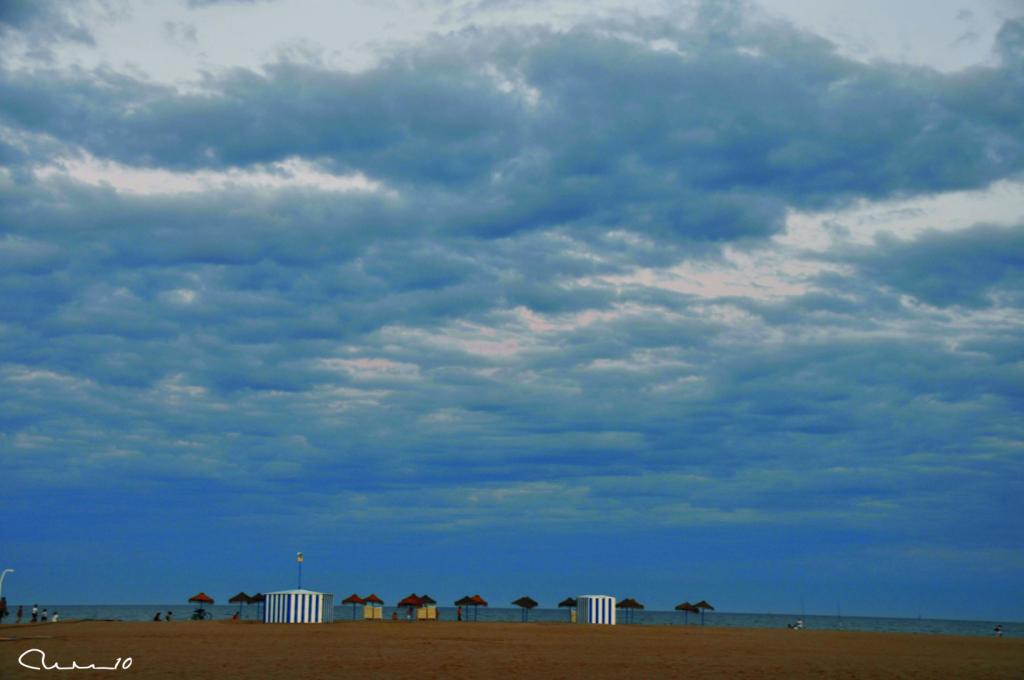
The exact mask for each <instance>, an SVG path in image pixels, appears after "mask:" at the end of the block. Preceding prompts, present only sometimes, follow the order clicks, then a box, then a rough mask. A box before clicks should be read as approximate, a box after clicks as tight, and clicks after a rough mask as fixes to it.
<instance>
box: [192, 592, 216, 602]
mask: <svg viewBox="0 0 1024 680" xmlns="http://www.w3.org/2000/svg"><path fill="white" fill-rule="evenodd" d="M188 601H189V602H199V603H201V604H213V598H212V597H210V596H209V595H207V594H206V593H196V594H195V595H193V596H192V597H190V598H188Z"/></svg>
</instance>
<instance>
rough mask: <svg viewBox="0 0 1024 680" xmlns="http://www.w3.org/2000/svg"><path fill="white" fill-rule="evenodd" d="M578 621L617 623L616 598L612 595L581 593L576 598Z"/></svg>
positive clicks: (612, 624)
mask: <svg viewBox="0 0 1024 680" xmlns="http://www.w3.org/2000/svg"><path fill="white" fill-rule="evenodd" d="M576 623H604V624H608V625H611V626H614V625H615V598H614V597H612V596H611V595H580V596H579V597H577V598H576Z"/></svg>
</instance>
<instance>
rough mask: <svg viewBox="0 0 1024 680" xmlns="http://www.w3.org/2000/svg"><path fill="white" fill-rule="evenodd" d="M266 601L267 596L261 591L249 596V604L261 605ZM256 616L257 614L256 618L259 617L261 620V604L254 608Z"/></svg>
mask: <svg viewBox="0 0 1024 680" xmlns="http://www.w3.org/2000/svg"><path fill="white" fill-rule="evenodd" d="M266 601H267V596H266V595H264V594H263V593H256V594H255V595H253V596H252V597H250V598H249V604H258V605H263V603H264V602H266ZM256 616H257V618H259V620H260V621H262V620H263V607H262V606H261V607H260V608H259V609H257V610H256Z"/></svg>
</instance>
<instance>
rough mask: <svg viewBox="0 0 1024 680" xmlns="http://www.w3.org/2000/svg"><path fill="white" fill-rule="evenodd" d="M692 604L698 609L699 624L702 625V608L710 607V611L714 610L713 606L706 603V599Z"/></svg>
mask: <svg viewBox="0 0 1024 680" xmlns="http://www.w3.org/2000/svg"><path fill="white" fill-rule="evenodd" d="M693 606H694V607H696V608H697V609H699V610H700V625H702V626H703V625H704V610H705V609H710V610H711V611H715V608H714V607H712V606H711V605H710V604H708V603H707V601H706V600H701V601H700V602H698V603H697V604H695V605H693Z"/></svg>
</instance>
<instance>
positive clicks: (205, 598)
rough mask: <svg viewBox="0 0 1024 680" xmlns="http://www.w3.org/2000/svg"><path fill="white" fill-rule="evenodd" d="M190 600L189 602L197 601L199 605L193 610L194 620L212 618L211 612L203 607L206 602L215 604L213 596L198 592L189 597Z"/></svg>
mask: <svg viewBox="0 0 1024 680" xmlns="http://www.w3.org/2000/svg"><path fill="white" fill-rule="evenodd" d="M188 601H189V604H191V603H193V602H195V603H196V604H198V605H199V606H198V607H196V610H195V611H194V612H192V618H193V620H195V619H205V618H212V617H211V616H210V614H209V612H207V611H206V610H205V609H204V608H203V605H205V604H213V598H212V597H210V596H209V595H207V594H206V593H197V594H195V595H193V596H192V597H190V598H188Z"/></svg>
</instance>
